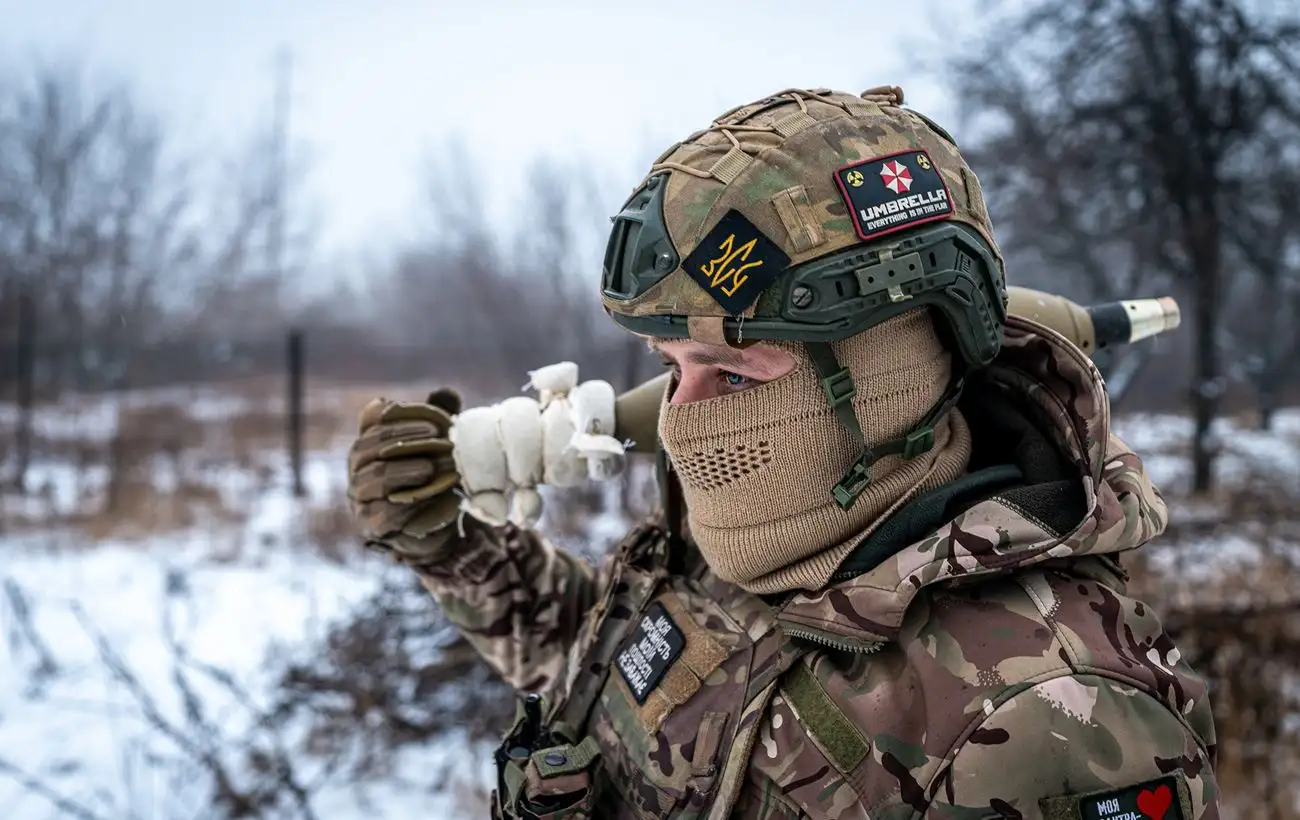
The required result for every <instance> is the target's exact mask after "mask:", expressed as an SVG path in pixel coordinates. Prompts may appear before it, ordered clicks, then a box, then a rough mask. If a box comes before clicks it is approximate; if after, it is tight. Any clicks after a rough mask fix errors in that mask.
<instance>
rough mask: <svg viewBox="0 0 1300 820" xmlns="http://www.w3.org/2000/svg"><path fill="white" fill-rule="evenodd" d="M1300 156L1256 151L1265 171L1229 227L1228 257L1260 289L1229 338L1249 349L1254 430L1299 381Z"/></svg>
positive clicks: (1268, 148) (1283, 150)
mask: <svg viewBox="0 0 1300 820" xmlns="http://www.w3.org/2000/svg"><path fill="white" fill-rule="evenodd" d="M1298 154H1300V151H1297V150H1296V148H1295V146H1294V145H1288V144H1286V143H1284V142H1282V141H1279V140H1270V141H1268V142H1265V143H1263V144H1262V145H1261V146H1260V150H1258V151H1257V152H1255V156H1254V159H1255V161H1256V162H1257V163H1258V164H1257V165H1256V166H1255V167H1257V168H1266V169H1268V172H1267V173H1265V174H1260V175H1259V176H1258V177H1257V178H1256V179H1254V180H1251V181H1250V182H1249V183H1248V184H1246V185H1243V186H1242V187H1241V188H1240V189H1239V190H1238V194H1237V197H1236V200H1235V201H1234V203H1233V206H1232V210H1233V212H1234V214H1235V216H1236V217H1237V218H1235V219H1233V220H1231V221H1230V222H1229V223H1228V225H1227V229H1228V233H1229V237H1230V239H1231V243H1232V251H1233V253H1234V255H1235V256H1236V257H1237V258H1239V259H1240V260H1241V262H1242V264H1243V266H1244V267H1245V268H1246V269H1248V270H1251V271H1253V272H1254V274H1255V276H1256V277H1257V279H1258V287H1256V288H1254V289H1253V291H1254V294H1253V295H1254V297H1255V298H1254V299H1253V300H1252V304H1251V305H1250V306H1249V308H1248V309H1247V310H1246V311H1245V316H1244V319H1245V321H1243V323H1242V325H1243V327H1242V328H1241V329H1240V330H1239V331H1238V332H1237V333H1236V334H1234V335H1239V336H1241V337H1242V338H1243V339H1244V340H1245V342H1246V345H1247V348H1246V351H1245V354H1244V362H1243V365H1244V366H1243V368H1242V369H1243V370H1244V372H1245V376H1246V378H1248V379H1249V380H1250V381H1251V383H1252V384H1253V386H1254V388H1255V395H1256V404H1257V407H1258V411H1259V426H1260V428H1261V429H1264V430H1267V429H1269V428H1270V427H1271V426H1272V420H1273V415H1274V412H1275V411H1276V409H1277V407H1278V404H1279V402H1280V400H1281V398H1282V394H1283V393H1284V391H1285V390H1286V388H1287V386H1288V385H1289V384H1290V383H1291V382H1293V381H1294V380H1295V379H1296V378H1297V377H1298V376H1300V329H1297V328H1296V326H1295V322H1294V321H1293V320H1292V317H1294V316H1296V315H1300V156H1298Z"/></svg>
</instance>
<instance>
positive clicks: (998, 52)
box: [956, 0, 1300, 492]
mask: <svg viewBox="0 0 1300 820" xmlns="http://www.w3.org/2000/svg"><path fill="white" fill-rule="evenodd" d="M1008 41H1010V42H1015V43H1017V48H1016V49H1014V50H1009V49H1007V48H1006V46H1005V43H1006V42H1008ZM1009 52H1012V53H1011V54H1009ZM1297 66H1300V26H1298V25H1297V24H1296V23H1295V22H1293V21H1291V20H1284V19H1280V18H1279V17H1278V16H1277V15H1274V14H1269V13H1264V12H1263V11H1260V10H1258V9H1256V8H1254V7H1253V6H1252V4H1251V3H1250V2H1249V0H1085V2H1074V3H1067V2H1060V1H1059V0H1039V2H1036V3H1033V4H1031V5H1030V6H1029V7H1028V8H1027V9H1026V10H1024V11H1019V12H1017V13H1016V14H1015V15H1014V16H1013V17H1011V18H1010V19H1008V20H1006V21H1001V22H1000V24H999V26H998V27H997V35H996V38H995V39H990V41H989V42H988V43H987V44H986V46H985V47H984V48H983V49H982V50H980V51H978V52H977V53H976V54H974V55H972V56H971V57H969V58H963V59H960V60H959V61H958V63H957V66H956V67H957V69H958V71H957V72H956V82H957V84H958V88H959V91H960V93H961V96H962V97H963V98H964V99H965V100H966V101H967V102H968V103H969V104H970V105H971V106H972V108H975V109H980V110H982V111H984V112H986V113H988V114H991V115H993V116H992V117H991V119H992V121H993V122H992V125H991V130H992V135H991V137H990V138H989V141H988V142H987V143H986V144H985V148H986V151H985V154H986V156H991V157H996V159H997V160H998V161H1000V162H1003V163H1005V164H1006V165H1007V166H1010V168H1009V169H1008V170H1007V171H1006V172H1005V173H1006V174H1007V175H1009V176H1010V177H1011V178H1012V179H1013V180H1018V183H1017V184H1015V185H1012V186H1011V187H1010V189H1009V190H1008V192H1007V193H1006V196H1007V197H1008V198H1009V199H1011V200H1012V201H1013V202H1015V203H1016V204H1015V205H1013V206H1007V207H1008V209H1009V211H1010V213H1011V214H1012V216H1011V221H1012V223H1014V222H1015V221H1016V220H1019V219H1024V220H1026V222H1027V225H1028V227H1024V228H1020V230H1022V231H1032V232H1034V234H1035V236H1036V238H1035V240H1034V244H1035V248H1036V249H1037V250H1038V251H1039V252H1040V253H1044V254H1045V256H1046V257H1047V258H1049V259H1051V258H1056V259H1058V260H1059V259H1060V258H1061V257H1062V256H1064V257H1066V258H1067V259H1073V260H1074V261H1073V264H1072V265H1071V268H1072V269H1073V270H1076V271H1078V270H1092V271H1094V272H1099V271H1102V270H1106V269H1110V270H1113V269H1114V268H1115V267H1116V266H1117V264H1120V265H1123V264H1125V263H1124V262H1123V261H1117V260H1125V259H1127V260H1128V261H1127V268H1128V270H1130V271H1134V272H1136V273H1137V275H1148V274H1147V272H1149V271H1159V272H1160V273H1161V274H1163V275H1166V276H1172V277H1174V278H1175V279H1176V280H1178V281H1179V282H1180V283H1181V284H1182V285H1183V286H1184V287H1186V288H1187V291H1188V292H1189V293H1190V296H1191V303H1192V316H1193V320H1194V321H1193V325H1194V327H1193V330H1194V332H1195V334H1196V335H1195V357H1194V371H1195V377H1194V384H1193V389H1192V391H1191V402H1192V406H1193V411H1194V418H1195V430H1196V434H1195V440H1194V457H1193V470H1192V473H1193V487H1194V488H1195V490H1196V491H1198V492H1203V491H1206V490H1208V489H1209V488H1210V486H1211V483H1212V466H1213V458H1214V455H1215V447H1214V446H1213V444H1212V442H1211V438H1210V429H1211V422H1212V421H1213V420H1214V418H1215V416H1216V415H1217V412H1218V407H1219V400H1220V397H1221V395H1222V393H1223V390H1224V386H1225V385H1224V376H1223V367H1222V362H1221V351H1220V350H1219V347H1218V344H1217V340H1218V337H1219V330H1220V326H1221V321H1222V305H1223V295H1224V281H1223V261H1224V249H1225V244H1226V240H1227V238H1228V235H1227V234H1226V233H1225V225H1226V224H1227V223H1229V222H1230V221H1231V220H1232V219H1233V218H1234V214H1232V213H1231V212H1230V209H1229V208H1228V203H1229V200H1230V197H1231V194H1232V192H1233V190H1234V185H1235V184H1236V181H1237V180H1238V178H1239V175H1240V174H1241V173H1242V170H1243V169H1242V168H1241V167H1240V166H1239V164H1238V163H1237V159H1238V157H1239V156H1240V155H1241V154H1242V153H1243V152H1244V151H1245V149H1246V148H1248V147H1249V146H1250V145H1251V144H1252V142H1254V141H1257V140H1258V139H1259V138H1260V137H1261V136H1262V135H1263V134H1265V133H1266V132H1268V130H1269V129H1270V128H1275V127H1277V123H1278V121H1279V120H1284V121H1289V122H1292V123H1294V122H1300V73H1298V72H1297ZM1022 140H1024V141H1022ZM1022 156H1023V157H1024V162H1022ZM1034 209H1041V210H1040V211H1038V214H1039V216H1038V218H1035V212H1034ZM1059 243H1063V244H1059ZM1094 249H1096V250H1094ZM1079 260H1084V261H1083V262H1082V263H1080V262H1079ZM1102 278H1105V279H1107V280H1109V278H1110V277H1109V276H1106V277H1102ZM1090 279H1092V280H1097V279H1098V276H1097V275H1094V276H1092V277H1090Z"/></svg>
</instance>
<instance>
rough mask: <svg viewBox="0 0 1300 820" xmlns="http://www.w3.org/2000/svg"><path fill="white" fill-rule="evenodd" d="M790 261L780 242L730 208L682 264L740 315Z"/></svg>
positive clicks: (719, 300) (722, 301) (716, 297)
mask: <svg viewBox="0 0 1300 820" xmlns="http://www.w3.org/2000/svg"><path fill="white" fill-rule="evenodd" d="M789 264H790V257H789V256H786V254H785V251H783V250H781V247H780V246H779V245H777V244H776V243H775V242H773V241H772V240H770V239H768V238H767V237H766V236H764V235H763V232H762V231H760V230H759V229H758V228H757V227H755V226H754V223H752V222H750V221H749V220H748V219H746V218H745V215H744V214H742V213H741V212H740V211H737V210H736V209H735V208H732V209H731V210H729V211H727V212H726V214H724V215H723V217H722V219H720V220H718V224H717V225H714V226H713V230H711V231H709V233H708V235H707V236H705V237H704V238H703V239H702V240H700V244H698V245H696V246H695V250H693V251H691V255H690V256H688V257H686V261H685V262H683V263H682V267H683V268H685V269H686V272H687V273H688V274H690V276H691V278H692V279H694V280H695V281H696V282H698V283H699V285H700V287H702V288H704V289H705V290H707V291H708V292H709V295H710V296H712V297H713V299H714V301H716V302H717V303H718V304H719V305H722V308H723V309H724V310H726V311H727V313H729V314H731V315H732V316H739V315H740V314H742V313H744V312H745V310H746V308H748V307H749V306H750V305H752V304H753V303H754V300H755V299H757V298H758V295H759V294H760V293H762V292H763V289H764V288H766V287H767V286H768V285H770V284H772V282H773V281H774V280H775V279H776V277H777V274H779V273H780V272H781V271H783V270H785V269H786V267H787V266H789Z"/></svg>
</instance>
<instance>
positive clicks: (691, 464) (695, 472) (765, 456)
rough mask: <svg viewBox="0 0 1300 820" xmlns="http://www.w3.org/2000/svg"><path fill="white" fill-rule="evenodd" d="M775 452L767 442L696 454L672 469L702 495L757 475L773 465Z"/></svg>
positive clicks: (738, 445)
mask: <svg viewBox="0 0 1300 820" xmlns="http://www.w3.org/2000/svg"><path fill="white" fill-rule="evenodd" d="M771 461H772V450H771V446H770V445H769V444H768V442H766V441H760V442H758V443H757V444H752V445H751V444H735V445H730V446H727V447H714V448H712V449H710V450H709V451H707V452H699V451H697V452H693V453H691V454H690V456H689V457H687V458H684V459H682V460H681V461H680V462H678V463H674V464H673V466H674V467H675V468H676V469H677V472H678V473H679V474H680V475H681V477H682V480H683V481H685V482H686V483H687V484H689V485H690V486H691V488H692V489H696V490H699V491H701V492H708V491H709V490H716V489H720V488H722V487H725V486H726V485H728V484H731V483H732V482H734V481H738V480H740V479H741V478H744V477H746V476H750V475H754V474H755V473H757V472H758V471H759V470H761V469H762V468H763V466H764V465H766V464H769V463H771Z"/></svg>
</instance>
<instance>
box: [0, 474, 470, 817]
mask: <svg viewBox="0 0 1300 820" xmlns="http://www.w3.org/2000/svg"><path fill="white" fill-rule="evenodd" d="M340 457H341V454H340V453H327V454H317V455H315V456H314V457H313V458H312V459H311V460H310V461H309V463H308V469H307V470H306V479H307V485H308V490H309V496H308V498H307V499H295V498H294V497H293V495H292V494H291V493H290V492H289V487H288V481H287V476H282V477H281V480H279V481H277V482H276V483H275V484H273V485H272V486H271V487H269V488H266V489H264V490H263V491H262V492H261V493H260V494H259V497H258V500H257V504H256V505H255V506H254V508H253V509H250V510H249V515H248V518H247V521H246V522H244V523H242V524H241V525H240V526H238V527H233V528H230V529H231V531H226V532H214V531H213V530H212V529H210V528H207V527H202V528H196V529H195V530H193V531H189V532H185V533H179V534H178V533H167V534H163V535H160V536H158V537H156V538H148V539H143V540H133V541H129V542H127V541H114V540H108V541H103V542H100V543H97V544H94V545H89V544H77V543H75V536H73V535H71V534H70V533H66V532H53V531H52V532H37V533H29V534H26V535H20V536H11V537H9V538H6V539H0V550H2V551H3V555H4V559H3V563H2V564H0V584H3V585H4V589H3V590H0V635H3V636H4V642H3V643H0V816H2V817H4V818H6V820H17V819H18V818H22V819H23V820H27V819H28V818H30V819H31V820H38V818H39V819H41V820H43V819H44V818H55V817H59V818H62V817H68V816H75V814H73V813H72V812H73V810H72V808H71V807H69V806H66V805H65V806H64V807H63V808H59V807H57V806H55V805H53V804H52V803H51V800H50V799H48V798H47V797H46V796H42V795H40V794H37V793H35V792H34V791H33V790H32V789H29V788H26V787H25V786H24V785H23V784H22V782H21V781H22V780H23V779H24V778H35V779H39V780H40V781H41V782H42V783H44V784H45V785H47V786H48V787H50V788H51V789H52V790H54V791H56V792H57V793H58V795H60V796H61V797H63V798H66V799H68V800H71V801H74V802H75V803H76V804H77V805H78V806H80V807H82V808H84V809H85V810H87V811H88V812H89V814H88V815H87V816H93V817H99V818H122V819H123V820H127V818H130V820H136V819H137V818H138V819H139V820H154V818H158V819H159V820H161V818H169V819H170V818H194V817H205V816H208V815H207V814H206V813H205V808H206V807H207V805H208V803H209V801H210V793H209V792H208V788H209V786H210V784H209V783H208V782H207V781H206V779H205V778H204V777H203V776H202V775H203V772H201V771H198V770H197V769H196V768H195V767H194V765H192V764H191V763H187V762H186V756H185V755H184V754H181V753H180V752H179V750H178V747H177V744H176V743H175V742H173V741H171V740H169V739H167V738H166V737H165V736H163V734H162V733H161V732H160V731H159V730H158V728H157V726H156V725H150V723H149V721H148V720H147V717H146V715H145V713H144V709H143V708H142V703H141V701H140V700H139V699H138V698H137V697H136V696H135V695H134V694H133V692H132V689H131V687H130V686H129V685H128V684H126V683H125V682H124V681H123V680H122V679H121V678H120V677H117V676H115V675H114V674H113V673H112V672H111V671H110V668H109V667H108V666H107V665H106V664H105V663H104V657H103V656H102V655H101V652H102V651H103V650H107V651H109V652H111V653H112V654H113V655H116V656H117V657H118V658H120V660H121V664H122V667H123V668H124V669H125V670H127V671H128V672H129V673H130V674H131V675H133V676H135V677H136V678H137V679H138V681H139V684H140V686H141V687H142V688H143V689H144V690H145V692H147V694H148V697H149V698H150V699H154V700H156V708H157V709H158V710H159V712H160V713H161V715H163V716H164V717H165V718H166V719H167V720H168V721H169V722H171V723H173V724H174V725H175V726H177V727H179V728H182V729H183V728H184V727H186V726H187V725H192V724H188V723H187V719H186V717H185V715H186V713H185V704H184V703H183V701H182V690H181V689H180V688H179V687H178V686H177V685H176V684H175V683H174V679H173V675H175V674H176V666H177V663H176V659H175V657H174V654H173V652H172V651H171V649H170V647H171V643H170V642H169V636H174V639H175V643H176V644H177V645H179V646H183V647H185V650H186V651H187V652H188V653H189V655H190V656H191V657H192V660H193V663H192V664H188V665H187V666H186V668H185V669H184V670H183V671H184V674H185V675H186V679H187V680H188V682H189V683H188V685H189V686H191V687H192V688H193V689H194V691H195V692H196V693H197V694H198V695H199V697H200V699H201V701H202V707H203V709H204V711H205V712H206V717H207V719H208V720H210V721H212V722H213V723H214V724H215V725H217V726H219V727H220V729H221V730H222V732H223V733H224V734H225V735H226V736H228V737H231V738H236V739H238V738H241V737H242V736H244V735H246V734H248V733H249V732H250V731H252V727H251V726H250V725H249V723H250V719H251V717H252V715H253V714H254V713H253V712H252V711H250V710H249V709H248V708H246V707H245V706H244V705H242V704H241V703H240V702H239V699H238V697H237V696H236V694H235V693H233V692H232V691H230V689H229V687H226V686H223V685H220V684H219V683H218V682H216V681H213V680H211V679H209V678H208V677H205V675H204V674H203V673H202V671H201V670H202V669H203V668H204V665H205V664H206V665H209V666H210V667H212V668H215V669H219V670H225V671H227V672H229V673H230V674H231V676H232V677H233V679H234V681H236V682H237V683H238V684H239V686H240V688H242V689H244V690H247V693H248V696H249V698H250V700H251V701H252V703H253V704H254V705H255V706H256V707H258V708H259V710H260V709H261V708H265V706H266V705H267V699H268V696H269V694H270V689H269V687H270V685H271V684H272V683H273V676H274V673H275V672H276V671H277V670H278V669H279V668H280V666H279V665H278V664H268V663H267V661H268V658H272V657H274V658H277V659H279V660H283V659H285V658H286V657H289V656H292V655H293V654H294V653H295V652H297V653H301V651H302V650H303V649H305V648H306V647H307V646H310V645H311V644H313V643H314V642H318V641H320V640H321V639H322V638H323V637H324V634H325V630H326V628H327V626H328V625H329V624H330V623H331V622H333V621H335V620H336V619H338V618H340V617H342V616H344V615H345V614H346V613H347V612H348V611H349V610H350V608H352V607H355V606H357V605H358V604H360V603H361V602H362V601H363V600H365V599H366V598H367V596H369V595H370V594H372V593H373V592H374V591H375V590H376V588H377V587H378V586H379V584H380V582H381V580H382V579H383V577H384V575H385V574H386V573H393V572H399V571H400V570H399V569H397V568H392V567H389V566H386V565H385V564H382V563H380V562H378V561H377V560H373V559H367V558H366V557H365V556H364V555H361V554H358V556H357V558H356V560H355V561H353V562H352V563H351V564H350V565H346V566H345V565H340V564H338V563H334V562H331V561H329V560H326V559H325V558H323V557H321V556H320V554H319V553H318V552H316V551H314V550H312V549H310V548H305V545H304V543H303V542H304V540H305V539H306V538H307V534H306V528H305V526H304V521H303V510H305V509H310V508H311V506H312V505H313V504H318V503H320V502H321V501H322V500H323V499H324V498H326V497H327V496H328V495H329V494H331V493H336V492H337V490H338V488H337V477H336V476H333V475H332V474H336V473H338V472H339V465H340V464H341V463H342V462H341V460H340ZM331 479H334V480H331ZM232 540H233V541H236V542H237V548H235V549H232V548H231V541H232ZM358 553H360V551H358ZM214 555H221V556H229V555H234V556H236V557H235V559H234V560H229V559H226V558H222V559H220V560H214V558H213V556H214ZM22 610H26V617H21V615H22ZM29 627H30V631H29ZM32 637H34V638H35V639H36V643H33V641H32V640H31V638H32ZM100 641H102V648H101V646H100V645H99V644H98V642H100ZM43 666H44V667H45V668H43ZM464 749H465V745H464V744H463V743H459V744H458V743H455V742H454V739H449V740H448V743H447V744H446V745H443V746H440V747H436V746H430V747H427V748H406V749H404V750H403V751H402V752H401V753H400V754H399V755H398V757H397V759H396V762H395V767H394V771H393V772H392V773H391V775H389V776H387V777H385V778H384V779H383V781H382V782H375V783H361V784H358V783H354V782H332V781H329V780H326V781H325V783H326V785H325V786H324V787H323V788H321V789H319V790H317V791H316V792H315V795H314V799H313V801H312V805H313V808H314V809H315V812H316V816H318V817H321V818H340V819H341V820H346V819H347V818H361V817H367V818H369V817H373V816H376V815H378V816H382V817H389V816H392V817H416V816H426V817H454V816H456V815H455V814H454V811H455V809H454V804H453V803H452V802H451V798H450V797H449V796H446V795H443V794H441V793H439V792H437V791H435V790H433V788H432V784H434V783H436V782H438V779H439V775H440V773H442V772H443V771H444V770H446V769H448V768H450V770H451V772H450V773H451V774H452V776H453V777H457V776H458V777H461V778H465V779H471V778H479V779H481V778H482V777H483V776H484V772H483V771H482V765H481V762H479V761H474V760H472V759H469V758H468V757H467V756H466V755H465V754H464ZM306 764H307V765H306V766H305V769H306V770H307V771H308V772H310V770H311V769H310V761H307V762H306ZM9 767H17V769H18V771H15V770H14V769H13V768H9ZM268 816H273V815H268ZM285 816H295V817H296V816H301V815H299V814H293V815H288V814H286V815H285Z"/></svg>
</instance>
